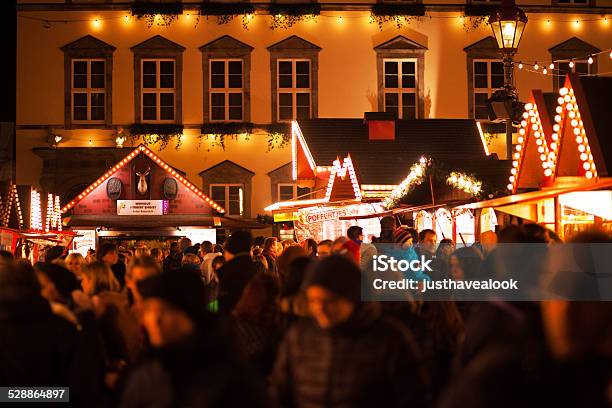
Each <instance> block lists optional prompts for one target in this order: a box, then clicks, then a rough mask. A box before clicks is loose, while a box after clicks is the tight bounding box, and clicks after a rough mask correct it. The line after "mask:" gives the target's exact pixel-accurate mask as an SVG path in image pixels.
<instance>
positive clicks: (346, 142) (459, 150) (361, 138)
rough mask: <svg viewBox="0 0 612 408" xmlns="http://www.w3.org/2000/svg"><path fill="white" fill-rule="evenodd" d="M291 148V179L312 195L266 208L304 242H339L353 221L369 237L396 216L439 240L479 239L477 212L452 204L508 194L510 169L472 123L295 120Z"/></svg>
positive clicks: (386, 118)
mask: <svg viewBox="0 0 612 408" xmlns="http://www.w3.org/2000/svg"><path fill="white" fill-rule="evenodd" d="M457 140H461V142H460V143H457ZM292 151H293V161H292V172H293V179H294V180H295V182H296V184H297V185H298V186H299V187H301V188H310V191H311V193H310V195H309V196H307V197H302V198H300V199H295V200H288V201H281V202H277V203H274V204H271V205H270V206H268V207H267V208H266V210H267V211H270V212H272V213H273V214H274V217H275V220H276V221H278V222H281V221H282V222H287V221H288V220H291V221H293V224H294V229H295V235H296V238H297V239H298V240H303V239H305V238H308V237H313V238H314V239H318V240H320V239H324V238H325V239H327V238H329V239H333V238H336V237H338V236H340V235H344V234H345V232H346V229H347V228H348V227H349V226H350V225H361V226H362V227H363V228H364V232H365V234H364V235H365V236H366V240H369V238H370V237H372V236H378V234H379V230H380V219H381V218H382V217H383V216H385V215H394V216H397V217H398V218H399V219H400V222H403V223H408V224H410V225H414V226H416V227H417V229H424V228H433V229H435V230H436V231H437V232H438V234H439V236H440V237H441V238H451V239H459V240H461V239H462V238H461V237H463V239H467V240H468V242H473V240H474V233H473V232H471V233H470V232H469V231H468V230H469V229H470V228H469V226H468V227H465V226H463V224H465V223H466V222H468V221H471V222H472V230H473V223H474V221H473V214H472V215H469V214H468V213H469V212H470V211H461V212H459V213H457V214H454V213H453V212H452V208H453V207H454V206H457V205H458V204H460V203H466V202H471V201H474V200H476V199H477V198H478V197H481V196H483V195H485V194H490V193H497V192H498V191H503V185H504V184H505V182H504V181H503V180H504V174H506V172H507V171H508V166H509V162H507V161H501V160H498V159H497V157H495V156H489V155H488V151H487V149H486V144H485V142H484V138H483V137H482V134H481V132H480V127H479V126H477V124H476V122H475V121H474V120H441V119H422V120H398V119H396V118H394V117H393V116H392V115H389V114H387V113H366V114H365V119H363V120H362V119H310V120H304V121H300V122H299V123H298V122H293V124H292ZM330 163H331V165H329V164H330ZM456 216H459V218H460V224H461V227H460V228H459V230H458V229H457V228H456V223H455V218H456ZM458 233H459V234H460V235H459V236H458V235H457V234H458Z"/></svg>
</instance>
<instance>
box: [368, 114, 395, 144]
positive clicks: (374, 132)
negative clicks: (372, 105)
mask: <svg viewBox="0 0 612 408" xmlns="http://www.w3.org/2000/svg"><path fill="white" fill-rule="evenodd" d="M396 120H397V115H396V114H394V113H388V112H366V113H365V114H364V119H363V121H364V122H365V124H366V125H367V126H368V139H370V140H395V121H396Z"/></svg>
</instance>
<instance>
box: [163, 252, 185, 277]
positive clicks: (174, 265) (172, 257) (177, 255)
mask: <svg viewBox="0 0 612 408" xmlns="http://www.w3.org/2000/svg"><path fill="white" fill-rule="evenodd" d="M182 259H183V254H182V253H181V252H178V251H177V252H171V253H170V254H169V255H168V256H167V257H165V258H164V262H163V267H164V272H169V271H171V270H174V269H180V267H181V260H182Z"/></svg>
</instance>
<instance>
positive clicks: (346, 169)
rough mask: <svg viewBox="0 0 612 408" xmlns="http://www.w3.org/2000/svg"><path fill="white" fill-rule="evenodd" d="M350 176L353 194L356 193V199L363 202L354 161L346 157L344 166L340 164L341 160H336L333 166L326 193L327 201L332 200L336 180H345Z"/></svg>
mask: <svg viewBox="0 0 612 408" xmlns="http://www.w3.org/2000/svg"><path fill="white" fill-rule="evenodd" d="M347 173H348V175H349V177H350V180H351V184H352V186H353V192H354V193H355V198H356V199H357V200H359V201H361V198H362V196H361V188H360V187H359V183H358V182H357V175H356V174H355V168H354V166H353V161H352V160H351V157H350V156H349V157H346V158H345V159H344V161H343V163H342V164H340V160H339V159H336V160H334V164H333V166H332V170H331V173H330V175H329V181H328V183H327V190H326V192H325V199H326V201H329V200H330V198H331V193H332V191H333V187H334V184H335V182H336V178H337V177H340V178H342V179H344V178H345V177H346V175H347Z"/></svg>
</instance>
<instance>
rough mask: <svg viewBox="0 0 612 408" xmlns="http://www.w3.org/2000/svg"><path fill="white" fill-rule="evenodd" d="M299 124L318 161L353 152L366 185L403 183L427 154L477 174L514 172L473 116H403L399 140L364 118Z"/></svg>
mask: <svg viewBox="0 0 612 408" xmlns="http://www.w3.org/2000/svg"><path fill="white" fill-rule="evenodd" d="M299 126H300V129H301V131H302V134H303V136H304V140H305V141H306V144H307V145H308V148H309V149H310V152H311V154H312V156H313V158H314V160H315V162H316V164H317V165H320V166H327V165H330V164H331V163H333V162H334V160H336V158H338V157H347V156H348V155H350V157H351V159H352V161H353V163H354V166H355V170H356V171H357V174H358V180H359V182H360V183H361V184H399V183H400V182H401V181H402V180H403V179H404V178H405V177H406V175H407V174H408V173H409V172H410V167H411V166H412V165H413V164H414V163H415V162H417V161H418V160H419V158H420V157H421V156H427V157H430V158H432V159H433V160H434V161H437V162H441V163H445V164H446V165H448V166H449V167H450V165H453V166H454V167H453V168H451V170H457V171H461V170H463V171H466V172H468V171H469V172H472V173H474V175H475V176H480V174H478V173H482V175H483V176H485V177H488V176H491V175H493V176H496V175H497V174H498V173H500V172H501V174H504V175H507V172H508V167H507V166H506V165H505V164H504V163H503V162H501V161H499V160H495V159H493V158H487V156H486V154H485V152H484V148H483V145H482V140H481V138H480V134H479V132H478V128H477V127H476V122H475V121H474V120H471V119H414V120H397V121H396V137H395V140H376V141H372V140H369V138H368V128H367V125H366V124H365V123H364V120H363V119H309V120H300V121H299ZM481 167H482V168H481ZM504 172H505V173H504ZM483 181H485V182H486V180H483Z"/></svg>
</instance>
